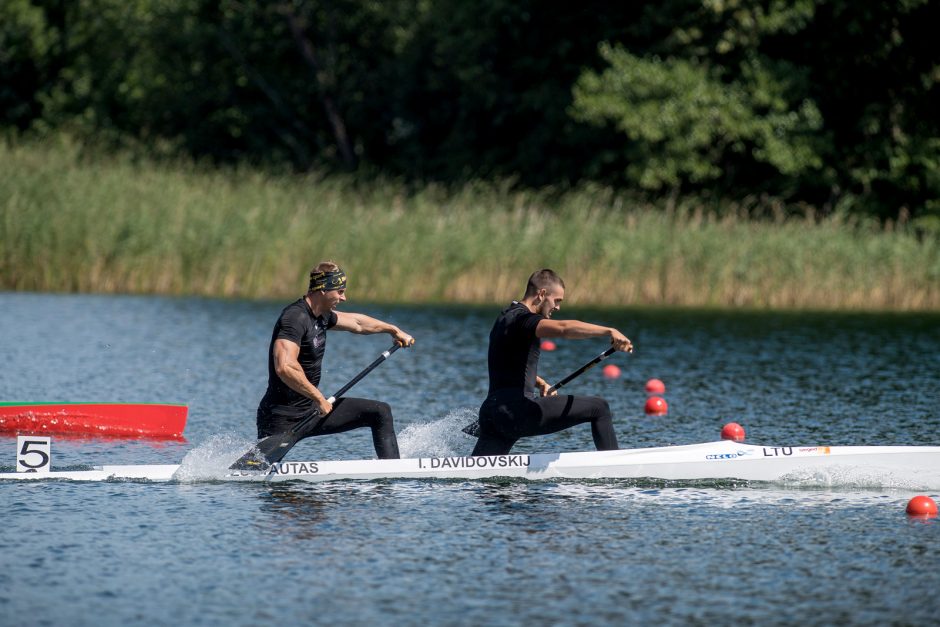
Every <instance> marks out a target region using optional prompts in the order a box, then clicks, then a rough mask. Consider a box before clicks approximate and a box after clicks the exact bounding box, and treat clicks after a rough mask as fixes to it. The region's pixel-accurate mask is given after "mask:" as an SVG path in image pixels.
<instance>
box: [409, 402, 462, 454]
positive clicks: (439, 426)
mask: <svg viewBox="0 0 940 627" xmlns="http://www.w3.org/2000/svg"><path fill="white" fill-rule="evenodd" d="M476 418H477V410H476V409H471V408H469V407H464V408H460V409H455V410H454V411H452V412H450V413H449V414H447V415H446V416H444V417H443V418H441V419H440V420H435V421H432V422H424V423H420V424H410V425H408V426H407V427H405V428H404V429H403V430H402V432H401V433H399V434H398V449H399V451H400V452H401V456H402V457H403V458H411V457H452V456H456V455H469V454H470V449H471V448H472V447H473V444H474V443H475V442H476V439H475V438H471V437H470V436H468V435H466V434H464V433H463V432H462V431H461V429H463V428H464V427H465V426H467V424H468V423H470V422H473V421H474V420H476Z"/></svg>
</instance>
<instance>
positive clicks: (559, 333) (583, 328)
mask: <svg viewBox="0 0 940 627" xmlns="http://www.w3.org/2000/svg"><path fill="white" fill-rule="evenodd" d="M535 336H536V337H538V338H539V339H541V338H545V337H563V338H567V339H570V340H580V339H584V338H589V337H609V338H610V343H611V345H613V347H614V348H616V349H617V350H620V351H625V352H628V353H632V352H633V343H632V342H630V340H629V339H628V338H627V336H625V335H624V334H623V333H621V332H620V331H618V330H617V329H615V328H613V327H603V326H601V325H599V324H591V323H590V322H581V321H580V320H550V319H548V318H546V319H544V320H540V321H539V325H538V326H537V327H536V328H535Z"/></svg>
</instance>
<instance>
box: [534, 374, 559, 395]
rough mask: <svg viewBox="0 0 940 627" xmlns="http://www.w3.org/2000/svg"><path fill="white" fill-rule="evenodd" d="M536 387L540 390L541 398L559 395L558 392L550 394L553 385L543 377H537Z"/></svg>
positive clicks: (554, 391) (553, 391)
mask: <svg viewBox="0 0 940 627" xmlns="http://www.w3.org/2000/svg"><path fill="white" fill-rule="evenodd" d="M535 387H537V388H538V389H539V396H557V395H558V391H557V390H552V391H551V392H549V390H551V387H552V386H551V384H549V382H548V381H546V380H545V379H543V378H541V377H537V378H536V379H535Z"/></svg>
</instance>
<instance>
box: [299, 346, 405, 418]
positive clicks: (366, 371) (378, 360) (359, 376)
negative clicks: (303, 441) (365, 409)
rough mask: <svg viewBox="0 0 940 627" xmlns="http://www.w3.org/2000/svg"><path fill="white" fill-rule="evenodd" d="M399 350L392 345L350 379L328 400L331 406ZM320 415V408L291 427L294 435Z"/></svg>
mask: <svg viewBox="0 0 940 627" xmlns="http://www.w3.org/2000/svg"><path fill="white" fill-rule="evenodd" d="M399 348H401V346H399V345H398V344H392V347H391V348H389V349H388V350H386V351H385V352H383V353H382V354H381V355H379V356H378V357H376V359H375V361H373V362H372V363H371V364H369V365H368V366H366V367H365V368H364V369H363V370H362V372H360V373H359V374H357V375H356V376H354V377H353V378H352V379H350V381H349V383H347V384H346V385H344V386H343V387H341V388H340V389H339V391H338V392H337V393H336V394H334V395H333V396H331V397H330V398H328V399H327V400H328V401H329V402H330V404H332V403H335V402H336V399H337V398H339V397H340V396H342V395H343V394H345V393H346V392H348V391H349V390H350V388H352V386H354V385H356V384H357V383H359V382H360V381H361V380H362V378H363V377H364V376H366V375H367V374H369V373H370V372H372V371H373V370H375V369H376V367H378V365H379V364H380V363H382V362H383V361H385V360H386V359H388V358H389V357H390V356H391V355H392V353H394V352H395V351H397V350H398V349H399ZM320 415H321V414H320V410H319V408H315V409H313V410H312V411H311V412H310V414H309V415H308V416H307V417H305V418H304V419H303V420H301V421H300V422H298V423H297V424H296V425H294V426H293V427H291V432H293V433H300V432H301V431H302V430H303V429H305V428H306V427H307V425H309V424H310V422H311V421H312V420H316V419H317V418H318V417H319V416H320Z"/></svg>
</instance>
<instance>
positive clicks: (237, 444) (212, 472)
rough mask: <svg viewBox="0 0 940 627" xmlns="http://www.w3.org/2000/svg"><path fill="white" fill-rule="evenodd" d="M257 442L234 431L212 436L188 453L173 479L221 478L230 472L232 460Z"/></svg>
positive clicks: (184, 481) (192, 480) (188, 480)
mask: <svg viewBox="0 0 940 627" xmlns="http://www.w3.org/2000/svg"><path fill="white" fill-rule="evenodd" d="M255 443H256V442H255V440H249V439H246V438H245V436H244V435H238V434H234V433H222V434H216V435H213V436H210V437H209V439H207V440H206V441H205V442H203V443H202V444H200V445H199V446H196V447H195V448H193V449H192V450H190V451H189V452H188V453H187V454H186V457H184V458H183V461H182V462H181V463H180V467H179V470H177V471H176V473H175V474H174V475H173V479H174V480H176V481H179V482H182V483H193V482H197V481H213V480H221V479H223V478H224V477H225V475H227V474H229V472H230V471H229V466H231V465H232V462H234V461H235V460H236V459H238V458H239V457H241V456H242V455H243V454H244V453H245V451H247V450H248V449H249V448H251V447H252V446H254V445H255Z"/></svg>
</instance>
